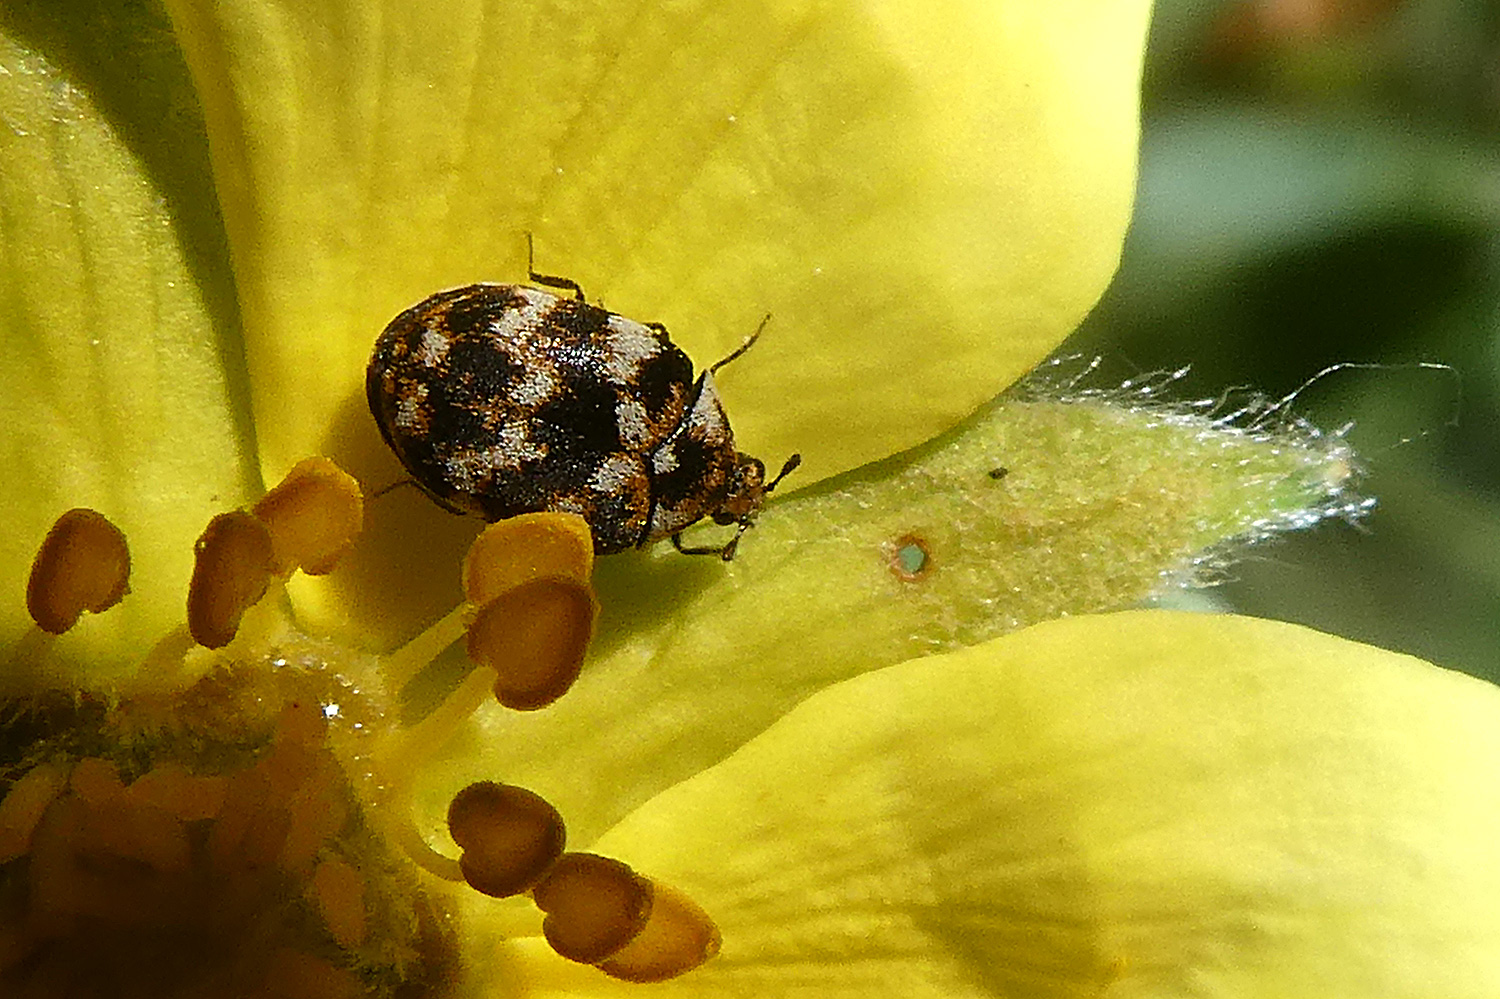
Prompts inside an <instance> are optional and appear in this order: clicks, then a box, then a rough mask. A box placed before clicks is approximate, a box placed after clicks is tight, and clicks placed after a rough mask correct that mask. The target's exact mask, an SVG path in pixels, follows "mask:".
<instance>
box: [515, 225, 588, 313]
mask: <svg viewBox="0 0 1500 999" xmlns="http://www.w3.org/2000/svg"><path fill="white" fill-rule="evenodd" d="M535 262H536V255H535V251H534V249H533V248H532V245H531V233H529V232H528V233H527V234H526V276H527V277H529V278H531V280H533V281H535V282H536V283H537V284H544V285H546V286H547V287H549V288H561V289H563V290H564V291H571V292H572V293H573V295H574V297H576V298H577V299H578V300H579V301H580V302H581V301H583V289H582V288H580V287H579V286H578V282H577V281H574V280H573V279H572V278H565V277H555V276H553V275H551V274H538V273H537V272H536V267H535V266H534V264H535Z"/></svg>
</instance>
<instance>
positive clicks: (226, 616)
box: [187, 510, 276, 649]
mask: <svg viewBox="0 0 1500 999" xmlns="http://www.w3.org/2000/svg"><path fill="white" fill-rule="evenodd" d="M193 555H194V562H193V578H192V582H190V583H189V584H188V602H187V621H188V631H189V632H190V633H191V634H192V636H193V640H194V641H196V642H197V643H198V644H199V645H202V646H205V647H207V648H210V649H220V648H223V647H224V646H226V645H228V644H229V643H230V642H231V641H232V640H233V639H234V636H235V633H236V632H237V631H239V627H240V618H241V616H243V615H244V613H245V611H247V610H249V609H250V608H251V607H252V606H254V604H255V602H256V601H257V600H259V599H260V598H261V597H262V596H264V595H265V592H266V586H267V585H268V584H269V583H270V581H271V576H272V575H273V574H274V572H275V569H276V563H275V556H274V546H273V543H272V540H271V532H270V531H269V530H268V529H267V528H266V525H265V524H263V523H262V522H261V520H260V518H258V517H256V516H255V515H254V514H250V513H246V512H244V511H243V510H235V511H232V512H230V513H221V514H219V515H218V516H217V517H215V518H214V519H213V520H210V521H209V522H208V527H207V528H205V529H204V531H203V535H202V536H201V537H200V538H198V543H197V544H196V545H195V546H194V548H193Z"/></svg>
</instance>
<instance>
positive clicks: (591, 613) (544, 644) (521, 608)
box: [468, 578, 599, 711]
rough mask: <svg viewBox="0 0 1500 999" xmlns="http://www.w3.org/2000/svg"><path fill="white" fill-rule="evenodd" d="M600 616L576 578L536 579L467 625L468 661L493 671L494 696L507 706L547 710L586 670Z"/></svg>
mask: <svg viewBox="0 0 1500 999" xmlns="http://www.w3.org/2000/svg"><path fill="white" fill-rule="evenodd" d="M598 614H599V604H598V601H597V600H595V599H594V592H593V590H592V589H591V588H590V587H589V586H588V585H587V584H582V583H579V582H577V581H576V580H572V579H556V578H549V579H536V580H532V581H531V582H529V583H524V584H522V585H520V586H518V587H515V588H514V589H512V590H509V591H507V592H505V593H502V594H501V595H500V596H498V597H495V598H494V599H492V600H490V601H489V602H488V603H486V604H485V605H484V606H483V607H481V608H480V610H479V613H478V614H476V615H475V617H474V620H473V622H472V623H471V624H470V625H469V635H468V650H469V658H470V659H472V660H474V661H475V662H476V663H479V664H480V665H481V666H488V667H490V668H492V669H493V670H495V672H496V673H497V674H498V679H497V680H496V681H495V697H496V699H497V700H499V702H500V703H501V704H503V705H505V706H506V707H508V708H514V709H516V710H518V711H532V710H535V709H537V708H544V707H546V706H547V705H549V704H551V703H552V702H553V701H555V700H557V699H558V698H559V697H561V696H562V695H563V694H565V693H567V690H568V688H569V687H571V686H572V685H573V681H574V680H576V679H578V673H579V671H580V670H581V669H582V668H583V657H584V653H586V652H587V651H588V646H589V640H590V639H591V638H593V634H594V621H595V619H596V618H597V617H598Z"/></svg>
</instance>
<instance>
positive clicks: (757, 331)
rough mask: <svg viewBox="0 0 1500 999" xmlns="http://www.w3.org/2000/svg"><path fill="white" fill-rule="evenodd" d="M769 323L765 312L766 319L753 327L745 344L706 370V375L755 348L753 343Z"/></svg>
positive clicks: (769, 317)
mask: <svg viewBox="0 0 1500 999" xmlns="http://www.w3.org/2000/svg"><path fill="white" fill-rule="evenodd" d="M770 321H771V314H770V313H769V312H767V313H766V318H764V319H762V320H761V321H760V325H759V326H757V327H755V332H754V333H751V334H750V336H749V337H748V338H747V339H746V340H745V342H744V343H742V344H740V346H739V349H737V350H735V351H734V352H733V353H732V354H730V355H729V356H728V357H726V358H724V359H723V360H722V361H720V362H718V363H717V364H715V365H714V366H713V367H711V368H709V369H708V373H709V374H713V373H714V372H715V371H718V370H719V369H720V368H722V367H723V366H724V365H726V364H728V363H729V362H730V361H733V360H735V359H736V358H738V357H740V356H741V355H742V354H744V353H745V351H747V350H749V349H750V348H751V347H753V346H755V341H757V340H759V339H760V335H761V334H762V333H764V332H765V330H766V323H769V322H770Z"/></svg>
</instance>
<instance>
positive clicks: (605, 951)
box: [531, 853, 652, 964]
mask: <svg viewBox="0 0 1500 999" xmlns="http://www.w3.org/2000/svg"><path fill="white" fill-rule="evenodd" d="M651 896H652V885H651V882H650V880H649V879H647V878H643V877H641V876H640V875H639V874H637V873H636V872H635V871H633V870H631V869H630V868H629V867H628V866H626V865H625V864H622V863H620V862H619V861H618V860H612V859H610V858H609V857H601V856H599V855H597V854H593V853H565V854H563V855H562V857H561V859H559V860H558V861H557V863H556V864H555V865H553V867H552V870H551V871H550V872H549V873H548V874H547V876H546V877H545V878H544V879H543V880H542V882H541V884H539V885H537V886H536V888H535V890H533V891H532V895H531V897H532V899H533V900H534V901H535V902H536V905H537V908H539V909H541V910H542V911H543V912H545V913H546V914H547V916H546V918H545V919H544V920H542V935H543V936H545V937H546V938H547V942H548V943H549V944H551V945H552V949H553V950H555V951H557V952H558V953H559V954H561V955H562V956H563V957H565V958H567V959H568V960H570V961H577V962H579V963H581V964H598V963H599V962H600V961H604V960H608V959H609V958H611V957H613V956H614V955H615V954H616V953H618V952H619V951H620V950H622V949H623V948H624V947H625V945H626V944H628V943H630V942H631V941H632V940H634V939H635V938H636V937H637V936H639V935H640V932H641V930H643V929H644V928H645V926H646V921H647V919H648V918H649V917H650V915H651Z"/></svg>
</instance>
